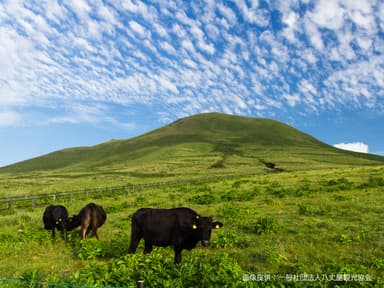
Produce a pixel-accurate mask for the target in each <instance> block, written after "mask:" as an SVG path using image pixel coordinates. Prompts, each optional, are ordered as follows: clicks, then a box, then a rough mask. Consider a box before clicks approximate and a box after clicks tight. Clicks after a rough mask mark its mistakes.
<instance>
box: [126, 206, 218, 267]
mask: <svg viewBox="0 0 384 288" xmlns="http://www.w3.org/2000/svg"><path fill="white" fill-rule="evenodd" d="M222 226H223V224H222V223H221V222H213V220H212V217H202V216H200V215H199V214H197V213H196V212H195V211H193V210H192V209H189V208H184V207H182V208H172V209H152V208H141V209H139V210H137V211H136V212H135V213H134V214H133V216H132V227H131V228H132V231H131V245H130V247H129V253H135V251H136V249H137V246H138V244H139V242H140V240H141V238H144V241H145V244H144V246H145V247H144V254H146V253H150V252H151V251H152V247H153V246H161V247H165V246H173V249H174V251H175V258H174V263H180V262H181V251H182V250H183V249H187V250H191V249H193V248H195V247H196V244H197V243H198V242H199V241H201V244H202V245H203V246H204V247H206V246H208V245H209V244H210V238H211V232H212V228H220V227H222Z"/></svg>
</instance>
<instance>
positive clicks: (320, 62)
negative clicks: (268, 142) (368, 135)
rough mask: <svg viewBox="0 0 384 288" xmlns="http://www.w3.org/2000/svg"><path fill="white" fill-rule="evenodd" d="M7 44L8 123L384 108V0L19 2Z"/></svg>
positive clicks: (0, 111) (1, 95) (0, 32)
mask: <svg viewBox="0 0 384 288" xmlns="http://www.w3.org/2000/svg"><path fill="white" fill-rule="evenodd" d="M0 39H1V41H0V123H1V124H0V125H3V126H5V125H17V124H18V123H19V124H20V123H22V122H25V121H27V119H29V120H28V121H35V122H45V123H84V122H87V123H90V122H97V121H104V122H110V123H122V124H124V121H125V120H124V113H125V112H124V111H125V109H127V110H128V109H131V108H132V107H135V109H138V110H141V111H143V113H146V112H145V111H151V113H155V114H156V115H157V117H158V118H160V119H161V121H163V122H167V121H170V120H173V119H174V118H175V116H177V117H183V116H185V115H190V114H195V113H199V112H202V111H222V112H225V113H232V114H243V115H274V114H276V113H282V112H289V111H296V112H297V113H300V114H302V115H306V114H309V113H319V112H321V111H328V110H329V111H331V110H335V109H351V110H354V109H367V110H368V111H374V112H377V111H383V101H382V100H383V98H384V89H383V88H384V71H383V70H384V58H383V51H384V2H383V1H370V0H366V1H356V0H343V1H341V0H319V1H312V0H306V1H297V0H281V1H279V0H267V1H262V0H260V1H243V0H234V1H216V0H206V1H172V0H170V1H168V0H167V1H162V0H159V1H139V0H137V1H135V0H126V1H123V0H121V1H108V0H105V1H102V0H98V1H85V0H71V1H56V0H39V1H21V0H19V1H16V0H10V1H1V2H0ZM31 119H32V120H31Z"/></svg>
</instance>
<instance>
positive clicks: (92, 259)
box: [0, 166, 384, 287]
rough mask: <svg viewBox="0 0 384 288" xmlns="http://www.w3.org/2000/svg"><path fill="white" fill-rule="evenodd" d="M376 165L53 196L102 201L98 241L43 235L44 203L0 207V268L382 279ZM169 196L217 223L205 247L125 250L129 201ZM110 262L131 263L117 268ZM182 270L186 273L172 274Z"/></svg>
mask: <svg viewBox="0 0 384 288" xmlns="http://www.w3.org/2000/svg"><path fill="white" fill-rule="evenodd" d="M383 175H384V166H376V167H355V168H342V169H340V168H336V169H324V170H323V169H318V170H316V171H305V172H302V171H300V172H282V173H267V174H260V175H255V176H246V177H245V176H243V177H240V176H239V177H234V178H230V179H225V180H214V181H207V182H201V183H195V184H192V183H191V184H185V185H176V186H163V187H157V188H148V189H144V190H142V191H137V192H135V193H133V194H131V193H129V194H128V195H121V196H113V197H102V198H96V199H82V200H76V201H73V202H72V203H61V204H64V205H66V207H67V208H68V210H69V211H70V213H71V214H72V213H73V214H74V213H77V211H79V210H80V208H81V207H83V206H84V205H85V204H86V203H88V202H89V201H94V202H96V203H98V204H101V205H102V206H103V207H104V208H105V209H106V211H107V212H108V219H107V222H106V223H105V225H104V226H102V227H101V228H100V230H99V237H100V241H96V240H94V239H88V240H86V241H84V242H81V241H80V238H79V231H78V230H77V231H76V230H75V231H72V232H71V233H70V235H69V240H68V241H63V240H61V239H57V240H56V241H55V242H54V243H52V241H51V238H50V233H49V232H47V231H44V230H43V225H42V221H41V217H42V213H43V210H44V208H43V207H42V208H34V209H27V210H17V211H13V212H12V213H6V214H8V215H2V216H1V217H0V226H1V227H2V229H1V232H0V263H1V264H0V275H2V276H3V277H8V278H18V279H28V280H34V281H37V280H40V281H50V282H60V283H72V284H76V285H105V286H107V285H113V286H123V285H127V283H128V284H129V283H134V281H135V280H137V279H138V278H143V279H146V280H147V284H148V285H149V286H148V287H159V286H158V285H159V282H156V281H159V278H162V277H163V278H162V279H163V280H162V281H163V283H168V284H167V285H171V284H170V283H173V284H174V285H176V287H183V285H184V284H185V283H189V284H190V285H192V287H201V286H199V285H197V283H198V282H191V281H192V280H191V279H190V278H192V279H195V281H200V280H201V277H206V278H207V279H205V281H206V285H207V286H206V287H210V286H215V285H216V286H217V287H219V286H220V285H221V284H223V285H224V283H226V285H229V287H244V286H246V285H248V286H250V285H262V284H267V285H273V282H272V281H271V282H270V283H269V282H265V283H264V282H256V281H254V282H252V281H248V282H243V280H242V277H243V275H252V274H255V275H256V274H259V275H272V276H273V277H275V276H276V277H277V276H286V275H291V274H292V275H302V274H304V273H306V274H308V275H320V276H324V275H328V276H329V275H341V274H346V275H351V276H356V277H357V275H369V277H370V278H369V279H371V280H372V281H369V282H367V281H350V282H330V281H329V282H324V281H323V282H321V281H318V282H310V284H312V285H314V286H310V287H328V286H326V285H331V284H335V283H336V284H338V285H346V287H351V285H352V287H381V286H380V285H383V283H384V282H383V279H384V278H383V277H384V231H383V221H382V211H383V210H382V208H383V206H382V203H384V178H383ZM178 206H188V207H191V208H193V209H195V210H196V211H198V212H199V213H201V214H202V215H211V216H214V217H215V219H217V220H220V221H222V222H223V223H224V227H223V228H221V229H220V230H215V231H213V233H212V244H211V246H210V247H209V248H203V247H197V248H196V249H194V250H192V251H183V255H184V261H183V263H182V264H181V265H174V264H173V251H172V250H171V249H167V248H159V249H155V251H154V252H152V254H153V255H149V256H148V255H144V256H143V255H141V253H142V247H141V248H139V249H138V252H137V253H136V254H135V255H128V254H127V250H128V245H129V237H130V217H131V215H132V214H133V213H134V211H135V210H136V209H137V208H138V207H178ZM118 264H119V265H120V266H119V265H118ZM196 265H200V266H201V267H200V266H198V267H200V268H199V269H198V268H196V267H197V266H196ZM211 266H216V267H217V268H218V269H222V275H221V276H220V277H218V279H216V280H213V281H216V282H212V283H211V282H210V281H211V280H210V279H211V278H210V275H209V274H208V275H205V276H204V273H207V271H206V270H205V269H208V268H207V267H211ZM119 267H120V268H119ZM191 267H195V268H191ZM202 267H203V268H202ZM204 267H205V268H204ZM119 269H123V270H124V271H126V272H127V271H135V273H133V272H132V273H131V274H130V273H128V272H127V273H128V275H125V276H124V277H123V275H120V274H119V273H122V272H121V271H120V270H119ZM196 269H197V271H195V270H196ZM184 270H185V271H186V272H185V275H184V274H183V276H181V275H179V274H180V273H184V272H183V271H184ZM188 271H189V272H188ZM187 272H188V273H190V274H188V273H187ZM211 272H212V273H213V271H211ZM178 273H179V274H178ZM119 275H120V276H119ZM177 275H178V276H177ZM129 277H130V278H129ZM183 277H184V278H185V279H184V278H183ZM188 277H189V278H188ZM195 277H196V278H195ZM329 277H330V276H329ZM212 278H214V277H212ZM216 278H217V277H216ZM180 279H182V280H180ZM199 279H200V280H199ZM214 279H215V278H214ZM177 281H180V282H177ZM183 281H184V282H183ZM188 281H189V282H188ZM277 282H278V283H279V285H281V284H283V285H284V284H285V285H289V284H293V282H287V281H283V280H281V279H280V280H279V281H277ZM156 283H157V284H156ZM177 283H178V284H177ZM191 283H192V284H191ZM193 283H195V284H193ZM220 283H221V284H220ZM294 283H296V285H304V284H305V285H308V283H309V282H294ZM177 285H181V286H177ZM195 285H196V286H195ZM276 285H277V284H276ZM316 285H318V286H316ZM320 285H323V286H320ZM353 285H354V286H353ZM270 287H272V286H270ZM276 287H280V286H276ZM287 287H290V286H287ZM298 287H301V286H298ZM303 287H308V286H303Z"/></svg>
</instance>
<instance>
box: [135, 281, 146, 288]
mask: <svg viewBox="0 0 384 288" xmlns="http://www.w3.org/2000/svg"><path fill="white" fill-rule="evenodd" d="M136 284H137V288H144V280H139V281H137V282H136Z"/></svg>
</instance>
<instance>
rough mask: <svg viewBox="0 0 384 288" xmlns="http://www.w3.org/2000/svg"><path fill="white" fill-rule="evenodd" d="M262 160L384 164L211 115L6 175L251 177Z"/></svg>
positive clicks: (250, 121)
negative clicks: (47, 173) (64, 173)
mask: <svg viewBox="0 0 384 288" xmlns="http://www.w3.org/2000/svg"><path fill="white" fill-rule="evenodd" d="M262 161H267V162H272V163H274V164H275V165H276V167H278V168H280V169H282V170H301V169H308V168H316V167H325V166H336V167H337V166H340V165H371V164H383V163H384V157H380V156H376V155H370V154H363V153H354V152H348V151H343V150H340V149H337V148H334V147H332V146H330V145H327V144H325V143H323V142H320V141H318V140H316V139H315V138H313V137H311V136H310V135H308V134H305V133H303V132H301V131H299V130H297V129H295V128H293V127H291V126H289V125H286V124H283V123H281V122H278V121H274V120H270V119H260V118H251V117H242V116H232V115H225V114H220V113H206V114H198V115H194V116H190V117H186V118H183V119H180V120H177V121H175V122H173V123H171V124H169V125H166V126H164V127H161V128H159V129H156V130H154V131H151V132H149V133H146V134H144V135H141V136H138V137H135V138H132V139H128V140H112V141H108V142H105V143H102V144H99V145H96V146H92V147H78V148H70V149H64V150H60V151H56V152H53V153H50V154H47V155H43V156H41V157H37V158H33V159H30V160H26V161H22V162H19V163H16V164H13V165H10V166H6V167H3V168H0V172H4V173H5V172H10V173H14V172H36V171H50V172H55V171H56V172H61V173H62V172H76V171H77V172H86V171H88V172H92V173H105V172H108V173H112V172H113V171H119V172H126V173H128V172H129V173H138V174H140V175H144V176H145V175H146V174H148V175H152V174H153V175H155V174H159V175H160V174H169V173H170V174H173V175H177V174H183V173H184V174H185V173H187V174H196V173H197V174H206V173H218V172H217V171H218V170H219V173H232V172H234V171H236V172H237V173H250V172H253V171H256V170H260V169H265V168H266V167H265V166H264V164H263V163H262ZM213 168H216V169H213Z"/></svg>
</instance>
